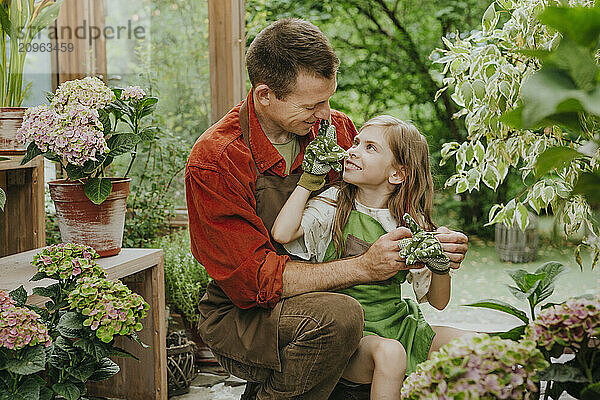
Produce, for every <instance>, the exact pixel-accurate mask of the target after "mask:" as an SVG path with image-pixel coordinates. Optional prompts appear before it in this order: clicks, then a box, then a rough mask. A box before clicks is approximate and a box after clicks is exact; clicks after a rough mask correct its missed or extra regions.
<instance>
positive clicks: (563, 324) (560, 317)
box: [525, 296, 600, 350]
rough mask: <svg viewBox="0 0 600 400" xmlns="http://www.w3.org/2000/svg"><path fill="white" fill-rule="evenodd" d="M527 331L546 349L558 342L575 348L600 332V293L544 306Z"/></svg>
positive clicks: (528, 335) (531, 337)
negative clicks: (588, 297) (599, 294)
mask: <svg viewBox="0 0 600 400" xmlns="http://www.w3.org/2000/svg"><path fill="white" fill-rule="evenodd" d="M525 335H526V337H527V338H529V339H530V340H533V341H534V342H537V343H538V345H539V346H540V347H544V348H545V349H546V350H550V349H552V347H553V346H554V345H555V344H558V345H560V346H565V347H573V348H575V349H577V348H579V347H581V345H582V344H583V343H584V341H587V340H589V338H590V337H594V336H595V337H597V336H599V335H600V296H595V297H594V298H593V299H586V298H573V299H569V300H567V301H566V302H565V303H563V304H559V305H555V306H552V307H548V308H546V309H545V310H542V312H540V314H539V315H538V317H537V318H536V319H535V320H534V321H533V322H531V323H530V324H529V325H528V326H527V328H526V329H525Z"/></svg>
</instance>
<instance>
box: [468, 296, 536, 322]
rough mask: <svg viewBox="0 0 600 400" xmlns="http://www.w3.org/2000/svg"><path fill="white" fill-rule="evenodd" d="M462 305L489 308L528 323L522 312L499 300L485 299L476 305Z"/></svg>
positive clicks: (525, 315)
mask: <svg viewBox="0 0 600 400" xmlns="http://www.w3.org/2000/svg"><path fill="white" fill-rule="evenodd" d="M463 305H464V306H465V307H479V308H489V309H492V310H498V311H502V312H505V313H507V314H510V315H512V316H515V317H517V318H519V319H520V320H521V321H523V322H525V323H526V324H527V323H529V318H527V314H525V313H524V312H523V311H521V310H519V309H518V308H516V307H514V306H512V305H510V304H508V303H505V302H503V301H500V300H494V299H487V300H482V301H479V302H477V303H471V304H463Z"/></svg>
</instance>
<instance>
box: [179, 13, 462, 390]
mask: <svg viewBox="0 0 600 400" xmlns="http://www.w3.org/2000/svg"><path fill="white" fill-rule="evenodd" d="M246 64H247V69H248V75H249V77H250V82H251V83H252V90H251V91H250V93H249V94H248V97H247V98H246V100H245V101H244V102H243V103H242V104H240V105H237V106H236V107H234V108H233V109H232V110H231V111H230V112H229V113H228V114H227V115H225V116H224V117H223V118H222V119H221V120H220V121H219V122H217V123H216V124H215V125H213V126H211V127H210V128H209V129H208V130H207V131H206V132H205V133H204V134H203V135H202V136H201V137H200V138H199V139H198V141H197V142H196V144H195V145H194V147H193V149H192V152H191V154H190V157H189V160H188V164H187V166H186V171H185V182H186V194H187V203H188V212H189V221H190V235H191V240H192V252H193V254H194V256H195V257H196V258H197V259H198V261H200V262H201V263H202V264H203V265H204V266H205V268H206V270H207V271H208V273H209V274H210V276H211V277H212V278H213V279H214V281H213V282H211V284H210V285H209V287H208V289H207V292H206V295H205V296H204V298H203V299H202V301H201V303H200V306H199V308H200V312H201V320H200V323H199V326H198V328H199V332H200V334H201V336H202V338H203V340H204V341H205V342H206V343H207V345H208V346H209V347H210V348H211V350H212V351H213V353H214V355H215V357H216V358H217V360H218V361H219V362H220V363H221V365H222V366H223V367H224V368H225V369H227V370H228V371H229V372H231V373H232V374H234V375H236V376H238V377H241V378H243V379H246V380H248V381H250V382H257V383H259V385H258V389H257V390H258V393H257V394H256V397H257V398H258V399H283V398H298V399H300V398H301V399H327V398H328V397H329V395H330V393H331V392H332V390H333V389H334V387H335V385H336V383H337V381H338V379H339V378H340V376H341V374H342V372H343V370H344V368H345V366H346V363H347V362H348V359H349V358H350V356H351V355H352V353H353V352H354V350H355V349H356V347H357V345H358V342H359V340H360V338H361V336H362V328H363V311H362V308H361V307H360V305H359V304H358V302H356V301H355V300H354V299H352V298H351V297H348V296H345V295H342V294H338V293H335V292H333V291H335V290H337V289H340V288H344V287H348V286H352V285H356V284H360V283H367V282H375V281H382V280H385V279H388V278H390V277H392V276H393V275H395V274H396V273H397V272H398V270H400V269H406V265H405V264H404V260H402V259H400V257H399V254H398V240H399V239H401V238H404V237H408V236H410V231H408V230H407V229H405V228H398V229H397V230H396V231H394V232H390V233H389V234H386V235H384V236H382V237H381V238H380V239H379V240H377V241H376V242H375V243H374V244H373V245H372V246H371V248H370V249H369V250H368V251H367V252H366V253H364V254H363V255H360V256H358V257H353V258H348V259H342V260H337V261H333V262H329V263H322V264H310V263H305V262H299V261H295V260H292V259H291V258H290V257H289V256H288V255H286V254H285V252H284V251H283V249H282V248H281V247H280V246H279V245H277V244H276V243H274V242H273V241H272V240H271V238H270V236H269V232H270V230H271V226H272V224H273V221H274V220H275V217H276V216H277V213H278V212H279V210H280V209H281V207H282V205H283V203H284V202H285V200H286V199H287V197H288V195H289V194H290V193H291V191H292V190H293V189H294V187H295V186H296V184H297V183H298V179H299V176H300V172H302V171H301V170H300V164H301V162H302V159H303V156H304V150H305V148H306V146H307V144H308V143H309V142H310V141H311V140H312V139H313V138H314V137H315V135H316V132H317V128H318V124H319V121H320V120H321V119H330V120H331V123H332V124H333V125H334V126H335V127H336V130H337V135H338V137H337V141H338V144H339V145H340V146H341V147H343V148H346V149H347V148H349V147H350V146H351V143H352V139H353V138H354V136H355V135H356V134H357V131H356V128H355V127H354V125H353V124H352V122H351V121H350V119H349V118H348V117H347V116H346V115H344V114H343V113H341V112H338V111H335V110H331V109H330V108H329V98H330V97H331V96H332V95H333V93H334V92H335V89H336V72H337V67H338V65H339V60H338V58H337V56H336V55H335V53H334V52H333V49H332V48H331V46H330V44H329V42H328V41H327V38H326V37H325V36H324V35H323V33H322V32H321V31H320V30H319V29H318V28H317V27H315V26H314V25H312V24H310V23H308V22H305V21H301V20H297V19H284V20H280V21H277V22H275V23H273V24H272V25H270V26H269V27H267V28H265V29H264V30H263V31H262V32H260V33H259V34H258V36H257V37H256V39H255V40H254V41H253V42H252V44H251V45H250V48H249V49H248V52H247V55H246ZM336 178H337V176H336V174H335V173H334V172H330V173H329V179H330V181H331V180H333V179H336ZM438 238H439V239H440V241H442V242H443V246H444V250H445V251H446V253H447V255H448V256H449V257H450V259H451V261H452V262H453V263H454V266H455V267H457V266H458V264H459V263H460V262H461V261H462V260H463V258H464V254H465V252H466V247H467V246H466V237H465V236H464V235H462V234H459V233H455V232H451V231H449V230H446V232H445V234H442V235H438Z"/></svg>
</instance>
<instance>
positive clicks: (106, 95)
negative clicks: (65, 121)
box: [51, 76, 115, 112]
mask: <svg viewBox="0 0 600 400" xmlns="http://www.w3.org/2000/svg"><path fill="white" fill-rule="evenodd" d="M114 98H115V95H114V93H113V92H112V90H110V89H109V88H108V87H107V86H106V85H105V84H104V82H102V81H101V80H100V79H98V78H96V77H92V76H87V77H85V78H83V79H75V80H72V81H67V82H64V83H63V84H61V85H60V86H59V87H58V89H56V93H55V95H54V97H53V98H52V103H51V106H52V107H53V108H54V109H56V110H57V111H58V112H65V111H67V112H68V111H69V109H72V108H81V107H83V108H88V109H89V108H91V109H96V110H97V109H100V108H104V107H106V106H107V105H109V104H110V102H111V101H113V100H114Z"/></svg>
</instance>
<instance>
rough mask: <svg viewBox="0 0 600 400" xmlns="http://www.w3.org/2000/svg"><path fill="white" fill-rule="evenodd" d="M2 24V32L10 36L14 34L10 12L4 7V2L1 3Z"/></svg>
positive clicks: (0, 20)
mask: <svg viewBox="0 0 600 400" xmlns="http://www.w3.org/2000/svg"><path fill="white" fill-rule="evenodd" d="M0 25H1V28H2V32H4V33H5V34H6V35H8V36H9V37H10V36H11V35H12V24H11V22H10V18H9V17H8V13H7V12H6V9H5V8H4V4H0Z"/></svg>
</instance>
